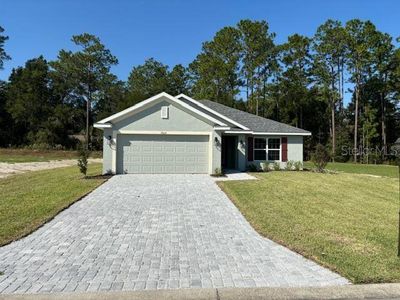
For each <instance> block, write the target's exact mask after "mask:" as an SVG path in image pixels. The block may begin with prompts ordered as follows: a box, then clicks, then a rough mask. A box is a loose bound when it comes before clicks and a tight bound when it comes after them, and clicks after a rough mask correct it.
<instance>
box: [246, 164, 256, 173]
mask: <svg viewBox="0 0 400 300" xmlns="http://www.w3.org/2000/svg"><path fill="white" fill-rule="evenodd" d="M247 169H248V170H249V172H258V168H257V166H256V165H255V164H249V165H248V166H247Z"/></svg>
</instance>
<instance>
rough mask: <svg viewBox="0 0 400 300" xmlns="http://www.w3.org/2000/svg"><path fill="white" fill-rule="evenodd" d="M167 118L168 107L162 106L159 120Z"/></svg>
mask: <svg viewBox="0 0 400 300" xmlns="http://www.w3.org/2000/svg"><path fill="white" fill-rule="evenodd" d="M168 117H169V107H168V106H162V107H161V118H162V119H168Z"/></svg>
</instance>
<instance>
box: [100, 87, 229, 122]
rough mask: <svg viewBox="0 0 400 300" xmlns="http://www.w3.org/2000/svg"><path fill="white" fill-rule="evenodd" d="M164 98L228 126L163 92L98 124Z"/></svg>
mask: <svg viewBox="0 0 400 300" xmlns="http://www.w3.org/2000/svg"><path fill="white" fill-rule="evenodd" d="M162 97H165V98H167V99H169V100H171V101H173V102H175V103H177V104H178V105H180V106H182V107H184V108H186V109H188V110H189V111H192V112H193V113H195V114H197V115H199V116H201V117H203V118H205V119H207V120H209V121H211V122H213V123H215V124H218V125H220V126H226V124H225V123H222V122H221V121H219V120H217V119H215V118H213V117H211V116H209V115H207V114H205V113H203V112H201V111H199V110H198V109H195V108H194V107H192V106H190V105H188V104H186V103H185V102H183V101H181V100H179V99H178V98H175V97H173V96H171V95H169V94H167V93H165V92H162V93H160V94H157V95H155V96H153V97H151V98H149V99H146V100H144V101H142V102H139V103H138V104H136V105H134V106H131V107H129V108H127V109H125V110H123V111H120V112H119V113H116V114H114V115H112V116H109V117H108V118H105V119H103V120H101V121H99V122H97V123H100V124H104V123H107V122H110V121H112V120H115V119H118V118H121V117H123V116H124V115H126V114H129V113H131V112H134V111H135V110H138V109H140V108H142V107H144V106H146V105H148V104H150V103H151V102H153V101H156V100H158V99H160V98H162Z"/></svg>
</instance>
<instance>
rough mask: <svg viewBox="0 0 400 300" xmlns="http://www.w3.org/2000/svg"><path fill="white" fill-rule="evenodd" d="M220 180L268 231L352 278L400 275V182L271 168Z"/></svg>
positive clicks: (394, 279)
mask: <svg viewBox="0 0 400 300" xmlns="http://www.w3.org/2000/svg"><path fill="white" fill-rule="evenodd" d="M255 176H257V177H258V178H259V180H253V181H252V180H249V181H225V182H220V183H219V185H220V187H221V188H222V189H223V190H224V191H225V192H226V193H227V194H228V196H229V197H230V198H231V199H232V201H233V202H234V203H235V205H236V206H237V207H238V208H239V210H240V211H241V212H242V213H243V215H244V216H245V217H246V218H247V220H248V221H249V222H250V223H251V224H252V226H253V227H254V228H255V229H256V230H257V231H258V232H259V233H260V234H262V235H264V236H266V237H268V238H271V239H272V240H274V241H277V242H278V243H281V244H283V245H286V246H287V247H289V248H291V249H293V250H294V251H297V252H299V253H302V254H303V255H304V256H306V257H309V258H312V259H313V260H315V261H317V262H319V263H320V264H322V265H325V266H327V267H329V268H331V269H332V270H335V271H337V272H338V273H340V274H341V275H343V276H345V277H347V278H348V279H350V280H351V281H353V282H354V283H371V282H400V258H398V257H397V234H398V232H397V230H398V228H397V226H398V211H399V198H398V181H397V179H394V178H393V179H392V178H387V177H382V178H377V177H370V176H365V175H356V174H346V173H338V174H319V173H313V172H284V171H282V172H270V173H257V174H255Z"/></svg>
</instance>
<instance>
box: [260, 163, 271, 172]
mask: <svg viewBox="0 0 400 300" xmlns="http://www.w3.org/2000/svg"><path fill="white" fill-rule="evenodd" d="M260 167H261V170H262V171H263V172H268V171H269V163H268V162H267V161H264V162H262V163H260Z"/></svg>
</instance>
